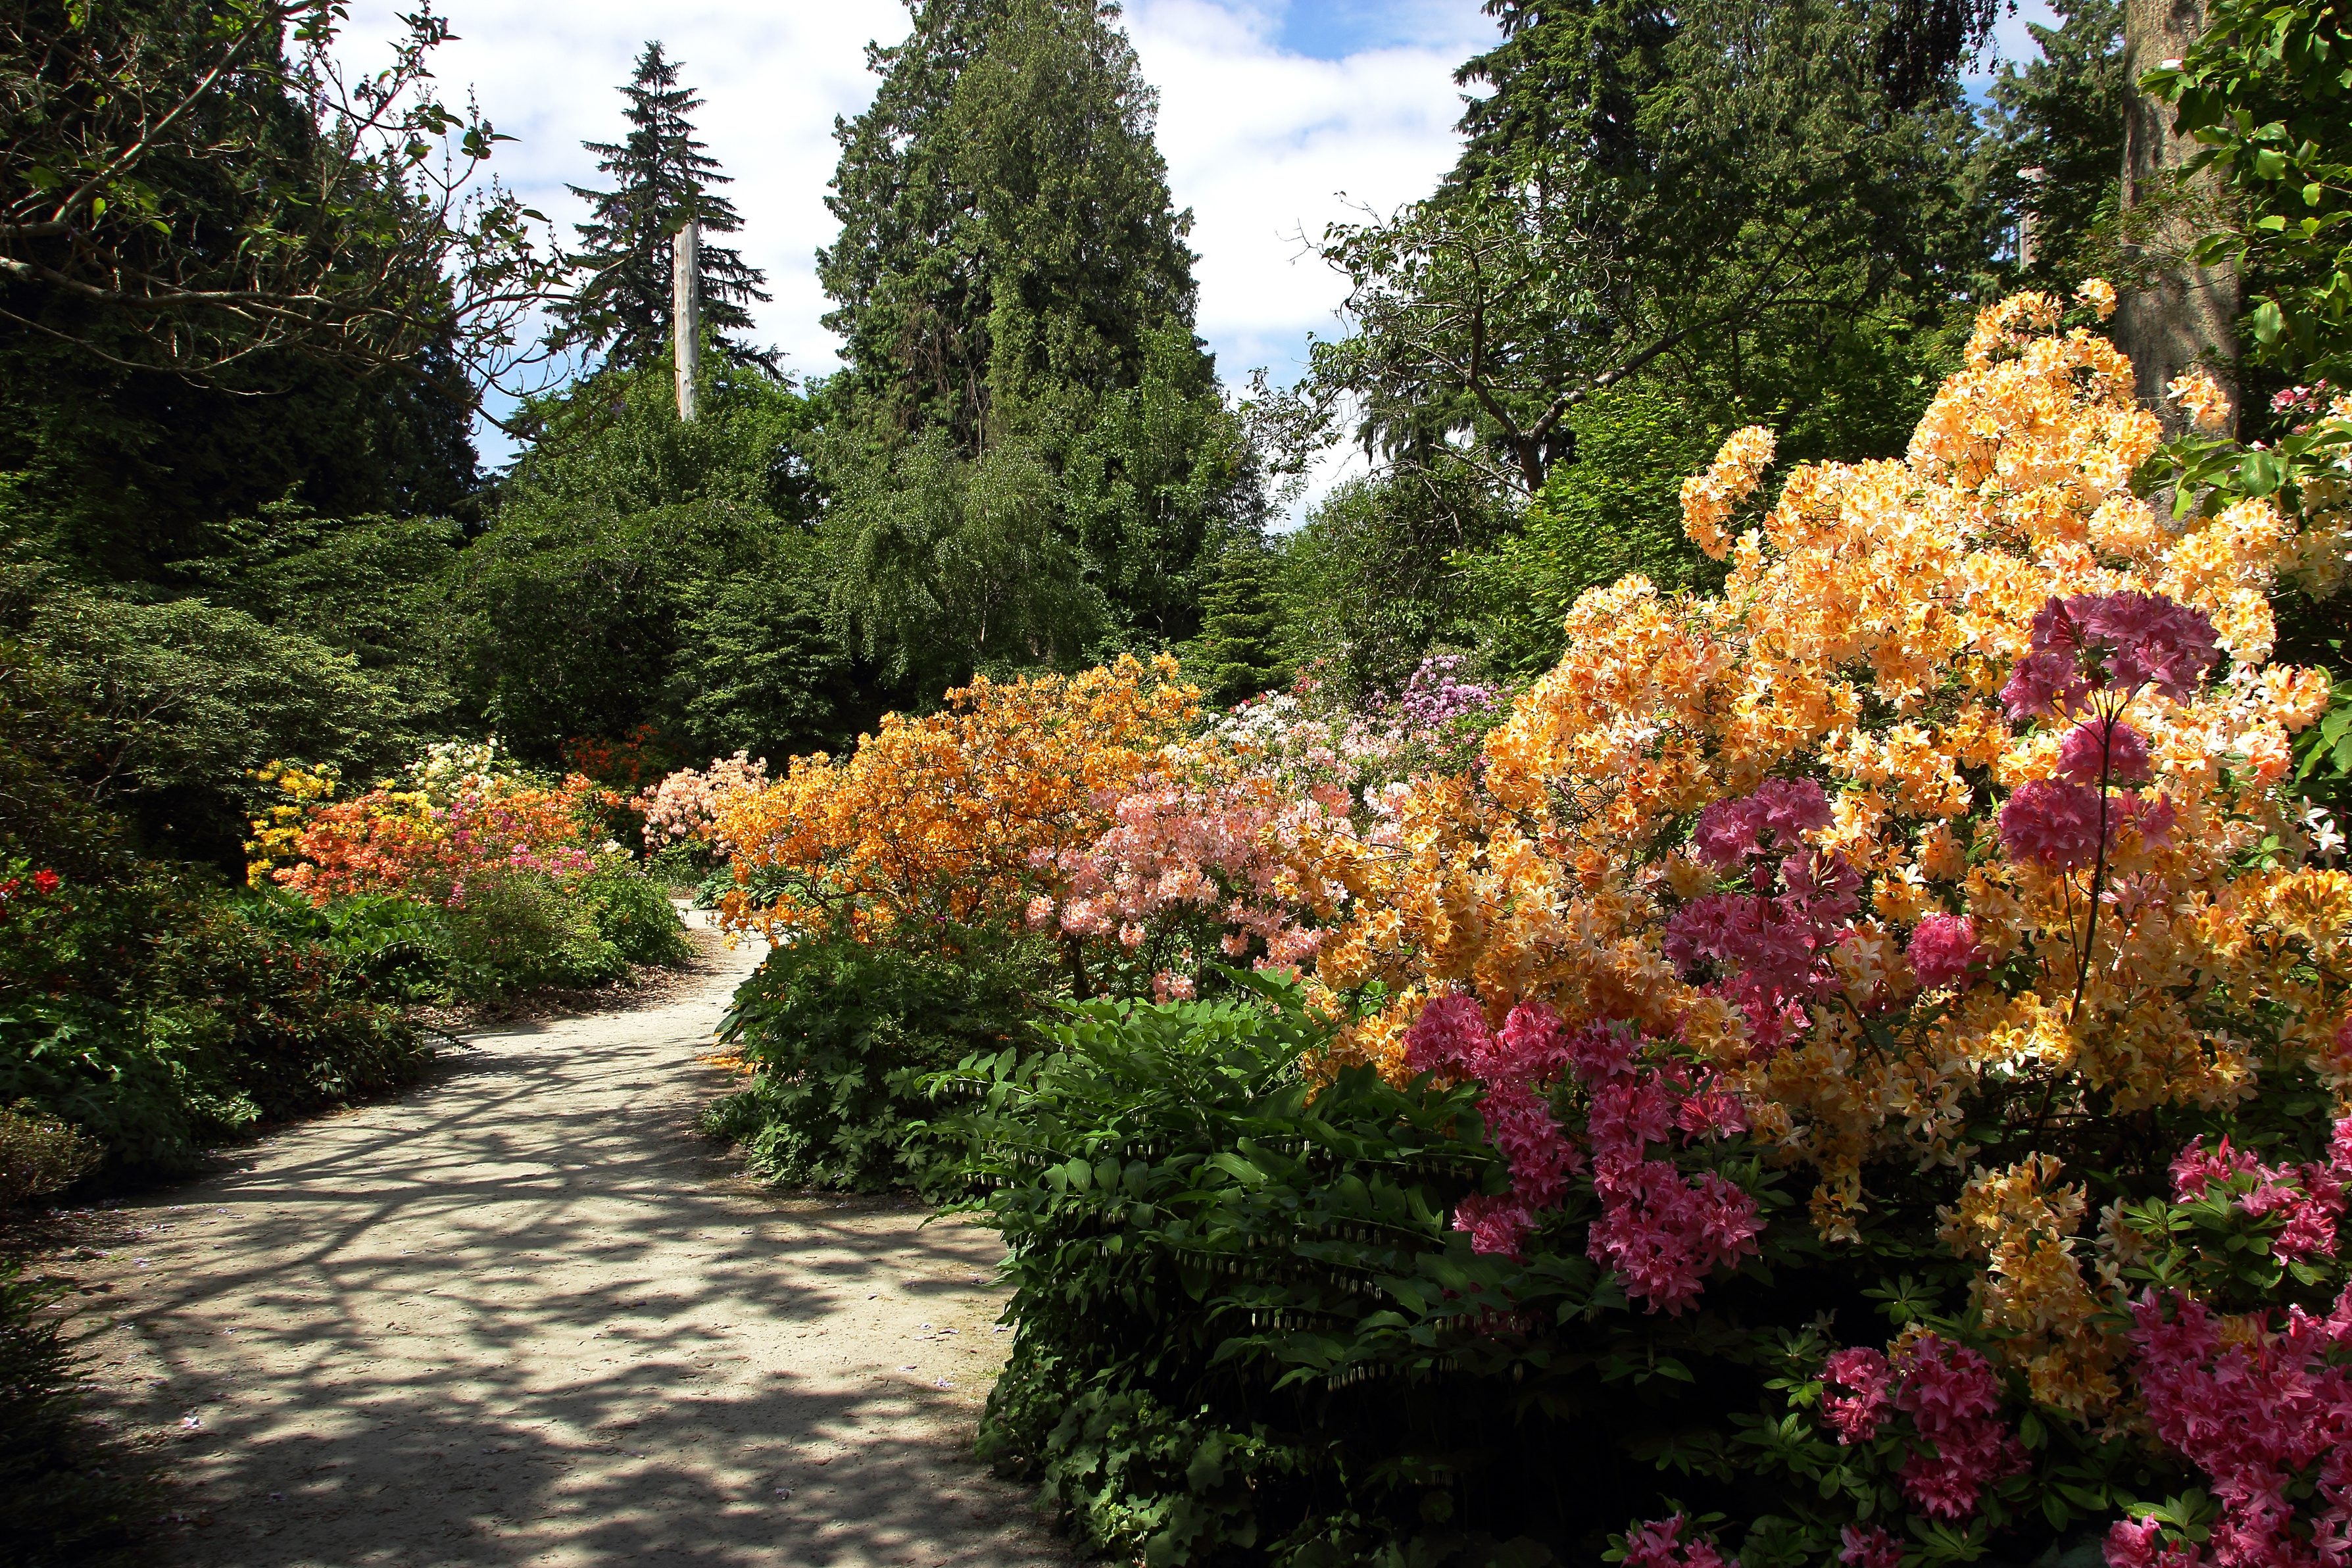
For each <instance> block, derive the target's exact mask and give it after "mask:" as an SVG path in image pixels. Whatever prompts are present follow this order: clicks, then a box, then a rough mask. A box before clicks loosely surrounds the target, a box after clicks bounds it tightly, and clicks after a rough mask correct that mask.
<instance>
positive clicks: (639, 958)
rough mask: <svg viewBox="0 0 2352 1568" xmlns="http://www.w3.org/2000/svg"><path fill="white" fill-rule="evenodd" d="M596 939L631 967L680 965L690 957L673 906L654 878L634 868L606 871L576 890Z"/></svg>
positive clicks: (600, 871) (625, 867)
mask: <svg viewBox="0 0 2352 1568" xmlns="http://www.w3.org/2000/svg"><path fill="white" fill-rule="evenodd" d="M579 897H580V898H581V899H582V900H584V901H585V902H586V903H587V905H588V909H589V912H590V913H591V914H592V915H593V917H594V919H595V921H596V934H597V935H598V936H600V937H602V938H604V941H605V942H609V943H611V944H612V946H613V949H614V951H615V952H618V953H619V954H620V955H621V957H622V958H623V959H625V961H627V962H628V963H641V964H673V963H685V962H686V961H687V960H688V958H691V957H692V956H694V947H693V944H692V943H690V942H688V941H687V940H686V927H685V925H684V923H683V922H681V921H679V920H678V918H677V906H676V905H674V904H672V903H671V902H670V901H669V893H668V891H667V889H665V888H664V887H663V886H662V884H661V883H660V882H658V881H656V879H654V878H652V877H650V876H648V875H647V874H646V873H645V872H644V871H642V870H639V869H638V868H636V867H635V866H631V865H625V864H624V865H617V866H609V867H605V868H603V869H600V870H598V871H596V872H595V873H594V874H593V875H591V876H590V877H589V878H588V879H586V880H585V881H583V882H582V883H581V885H580V891H579Z"/></svg>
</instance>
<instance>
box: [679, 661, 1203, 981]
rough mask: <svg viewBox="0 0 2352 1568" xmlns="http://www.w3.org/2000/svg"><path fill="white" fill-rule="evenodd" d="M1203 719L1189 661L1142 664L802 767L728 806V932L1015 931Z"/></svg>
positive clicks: (1036, 679) (983, 704)
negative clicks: (1062, 862) (1161, 757)
mask: <svg viewBox="0 0 2352 1568" xmlns="http://www.w3.org/2000/svg"><path fill="white" fill-rule="evenodd" d="M1198 714H1199V693H1198V692H1197V691H1196V690H1195V689H1192V687H1189V686H1183V685H1180V684H1178V683H1177V680H1176V664H1175V661H1174V660H1173V659H1170V658H1164V657H1163V658H1158V659H1154V660H1153V661H1151V662H1150V663H1149V664H1146V663H1144V662H1143V661H1141V660H1139V659H1137V658H1133V657H1127V658H1121V659H1119V660H1118V663H1116V664H1114V665H1112V666H1110V667H1108V668H1102V669H1093V670H1088V671H1087V672H1086V673H1085V674H1082V675H1076V676H1060V675H1041V676H1032V677H1026V678H1024V679H1018V680H1013V681H1007V682H997V681H991V680H987V679H978V680H975V681H973V682H972V684H971V685H970V686H969V687H965V688H962V689H959V690H956V691H951V692H950V693H949V694H948V704H947V706H946V707H945V708H944V709H943V710H940V711H939V712H937V713H932V714H927V715H925V716H922V717H920V718H910V717H908V716H906V715H903V714H896V713H894V714H890V715H887V716H886V717H885V718H884V719H883V721H882V722H881V725H880V727H879V728H878V729H877V731H876V732H875V733H873V734H871V735H865V736H861V737H859V740H858V744H857V749H856V752H853V753H852V754H851V755H850V756H848V757H846V758H844V759H841V760H839V761H836V760H835V759H833V758H831V757H828V756H824V755H823V754H819V755H815V756H810V757H795V758H794V759H793V762H792V764H791V767H790V769H789V771H788V772H787V773H785V775H784V776H783V777H782V778H781V779H778V780H776V781H774V782H773V783H772V784H767V785H766V786H765V787H764V788H746V789H740V790H736V791H732V792H730V793H728V794H726V795H722V796H721V797H720V798H719V801H718V803H717V805H716V813H717V822H716V825H715V826H714V827H713V829H712V831H713V834H714V836H715V837H717V838H718V839H719V841H720V842H723V843H726V844H728V845H730V846H732V847H733V849H734V855H735V868H736V879H737V884H738V885H737V888H736V889H735V891H734V892H733V893H731V894H730V896H729V897H728V899H727V900H726V901H725V903H724V905H723V906H722V907H723V910H724V913H725V917H726V919H727V921H728V922H729V924H730V927H732V928H734V929H738V930H745V929H755V930H758V931H761V932H762V933H764V934H766V935H768V936H769V937H770V938H772V939H775V940H781V939H782V938H783V937H785V936H787V935H790V934H793V933H811V934H814V933H823V932H832V931H845V932H847V933H848V934H850V935H852V936H854V937H855V938H856V940H858V941H861V942H890V943H900V944H906V945H914V946H920V945H923V944H926V943H929V942H935V941H937V940H939V939H940V936H941V935H942V933H948V932H953V931H962V930H967V929H969V928H971V927H974V926H980V925H988V924H994V925H997V926H1000V927H1002V928H1004V929H1010V928H1012V927H1013V925H1014V924H1016V923H1017V922H1018V921H1019V920H1020V919H1021V917H1022V914H1023V911H1024V910H1025V909H1026V907H1027V905H1028V901H1029V900H1031V899H1032V898H1033V897H1035V896H1037V895H1038V894H1039V893H1040V892H1041V891H1045V890H1048V889H1051V888H1052V887H1053V886H1054V885H1055V881H1056V873H1055V871H1054V869H1053V867H1054V862H1055V857H1056V856H1057V855H1058V854H1059V853H1060V852H1061V851H1063V850H1064V849H1066V848H1067V847H1070V846H1073V845H1076V844H1078V843H1083V842H1087V841H1090V840H1091V839H1092V838H1093V837H1094V836H1095V835H1097V834H1098V833H1099V832H1100V831H1101V830H1102V828H1103V826H1105V825H1106V823H1107V812H1106V809H1105V805H1104V800H1103V797H1104V796H1105V795H1112V794H1115V793H1116V792H1117V791H1118V790H1120V789H1121V788H1123V787H1125V786H1126V785H1127V784H1130V783H1131V782H1132V781H1133V780H1134V779H1135V778H1136V777H1137V776H1138V775H1139V774H1140V773H1142V772H1143V771H1144V770H1145V768H1146V767H1147V766H1148V764H1149V763H1150V759H1151V758H1152V757H1153V755H1154V754H1155V753H1156V752H1159V750H1160V748H1161V747H1162V746H1164V745H1166V744H1168V743H1169V742H1171V741H1172V740H1174V739H1175V738H1176V737H1177V736H1178V735H1180V734H1181V732H1182V731H1184V729H1185V728H1186V727H1187V726H1188V725H1190V724H1191V723H1192V721H1194V720H1195V719H1196V718H1197V717H1198ZM755 886H756V888H757V889H758V893H757V895H756V896H755V894H754V892H753V889H754V888H755Z"/></svg>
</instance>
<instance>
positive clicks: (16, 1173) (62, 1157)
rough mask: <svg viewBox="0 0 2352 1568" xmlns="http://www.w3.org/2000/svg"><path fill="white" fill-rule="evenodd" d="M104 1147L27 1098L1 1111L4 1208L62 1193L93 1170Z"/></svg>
mask: <svg viewBox="0 0 2352 1568" xmlns="http://www.w3.org/2000/svg"><path fill="white" fill-rule="evenodd" d="M105 1157H106V1149H105V1146H104V1145H103V1144H101V1143H100V1142H97V1140H95V1139H91V1138H85V1137H83V1136H82V1135H81V1134H80V1133H79V1132H77V1131H74V1130H73V1129H72V1128H70V1127H68V1126H67V1125H66V1124H65V1123H64V1122H62V1121H58V1119H57V1118H56V1117H54V1116H44V1115H42V1114H41V1110H40V1108H39V1107H38V1106H37V1105H35V1104H34V1103H33V1102H32V1101H31V1100H18V1101H17V1102H16V1104H15V1105H14V1106H12V1107H10V1108H9V1109H8V1110H0V1205H8V1204H21V1203H25V1202H27V1201H29V1200H30V1199H33V1198H38V1197H46V1196H47V1195H48V1194H51V1193H58V1192H63V1191H64V1190H65V1189H66V1188H68V1187H69V1186H72V1185H73V1184H75V1183H76V1182H78V1181H79V1180H81V1179H82V1178H83V1177H84V1176H86V1175H88V1174H89V1173H90V1172H91V1171H93V1170H95V1169H96V1168H97V1166H98V1163H99V1162H100V1160H102V1159H104V1158H105Z"/></svg>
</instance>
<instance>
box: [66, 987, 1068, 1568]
mask: <svg viewBox="0 0 2352 1568" xmlns="http://www.w3.org/2000/svg"><path fill="white" fill-rule="evenodd" d="M753 962H754V958H753V956H752V955H751V954H749V953H742V952H739V953H722V954H720V955H719V956H718V957H716V958H715V959H713V960H711V961H710V963H709V965H708V966H707V970H706V973H703V974H702V975H700V976H698V978H697V979H695V980H694V981H693V982H692V983H690V984H688V985H686V986H683V987H681V988H679V989H678V990H677V991H676V992H674V993H672V994H671V995H670V996H669V997H667V999H665V1000H663V1001H661V1002H659V1003H657V1004H655V1005H648V1006H646V1007H643V1008H640V1009H637V1010H635V1011H627V1012H618V1013H607V1014H602V1015H599V1016H593V1017H587V1018H575V1019H568V1020H563V1021H560V1022H554V1023H547V1024H540V1025H530V1026H517V1027H513V1028H510V1029H505V1030H501V1031H498V1032H491V1033H485V1034H481V1035H478V1036H476V1037H473V1040H472V1048H471V1049H470V1050H468V1051H467V1052H465V1053H463V1054H462V1055H461V1056H460V1057H459V1058H458V1059H457V1066H456V1068H455V1070H454V1071H452V1072H451V1073H449V1074H448V1075H447V1076H446V1077H444V1078H442V1079H439V1080H438V1081H436V1083H434V1084H432V1085H430V1086H428V1087H425V1088H422V1089H418V1090H416V1091H415V1092H414V1093H412V1094H410V1095H408V1096H406V1097H405V1098H404V1099H402V1100H397V1101H394V1102H389V1103H386V1104H383V1105H377V1106H372V1107H368V1108H365V1109H362V1110H356V1111H352V1112H349V1113H346V1114H343V1115H340V1116H335V1117H332V1118H330V1119H328V1120H325V1121H318V1122H313V1123H310V1124H307V1125H304V1126H301V1127H299V1128H294V1129H291V1130H289V1131H285V1132H282V1133H280V1134H279V1135H278V1136H277V1137H275V1138H273V1139H271V1140H269V1141H268V1142H265V1143H263V1144H260V1145H258V1146H257V1147H256V1148H254V1149H252V1150H248V1151H247V1152H245V1153H246V1157H245V1158H244V1159H243V1161H242V1162H241V1163H240V1166H239V1168H238V1169H236V1171H234V1172H233V1173H226V1174H222V1175H218V1176H215V1177H212V1178H209V1179H206V1180H204V1181H200V1182H195V1183H193V1184H188V1185H186V1186H184V1187H177V1188H173V1189H171V1190H168V1191H165V1192H162V1193H159V1194H153V1195H152V1197H151V1198H148V1199H145V1200H142V1201H141V1202H139V1203H138V1204H136V1205H125V1206H124V1207H122V1208H121V1210H119V1211H118V1214H119V1215H120V1217H121V1219H122V1220H124V1221H125V1222H127V1226H128V1228H127V1229H126V1230H125V1231H124V1232H123V1239H122V1241H121V1244H120V1245H119V1246H115V1247H112V1249H111V1250H110V1251H108V1252H106V1253H104V1254H98V1253H97V1252H96V1249H95V1248H86V1249H84V1251H83V1253H82V1254H81V1255H79V1257H78V1258H77V1259H69V1260H63V1261H61V1262H60V1263H58V1264H56V1265H53V1266H52V1267H53V1268H54V1269H55V1270H56V1271H57V1272H58V1273H61V1274H64V1275H66V1276H67V1277H68V1278H71V1279H74V1280H75V1281H76V1282H77V1283H78V1284H79V1285H80V1286H81V1287H82V1294H81V1295H80V1296H79V1298H78V1300H79V1303H80V1306H79V1320H78V1322H79V1327H80V1328H81V1329H82V1330H83V1335H82V1339H81V1344H82V1348H83V1350H84V1351H86V1352H92V1353H94V1354H95V1356H96V1358H97V1364H96V1365H95V1366H94V1367H93V1368H92V1373H91V1375H92V1377H93V1380H94V1383H95V1384H96V1386H94V1387H93V1389H92V1391H91V1408H92V1409H93V1410H95V1411H97V1412H99V1413H100V1414H102V1415H106V1416H107V1417H108V1418H109V1419H110V1421H112V1422H113V1423H115V1425H116V1427H117V1429H118V1430H124V1431H131V1432H146V1433H151V1434H155V1435H157V1436H156V1438H155V1440H157V1441H163V1442H168V1445H169V1450H168V1453H167V1454H166V1456H165V1464H166V1468H167V1469H168V1471H169V1472H170V1473H171V1474H172V1475H173V1476H174V1477H175V1478H176V1479H175V1480H174V1483H173V1486H172V1487H171V1488H170V1489H169V1490H168V1492H167V1494H166V1495H167V1498H168V1501H169V1506H170V1508H171V1510H172V1517H171V1520H170V1522H169V1523H168V1524H167V1526H166V1527H165V1529H164V1530H163V1532H162V1534H161V1537H160V1542H161V1549H160V1551H159V1553H158V1555H159V1556H160V1558H161V1559H162V1561H163V1562H165V1563H173V1564H191V1565H194V1564H205V1565H211V1564H219V1565H222V1568H232V1565H233V1568H277V1565H279V1564H288V1565H290V1564H304V1565H311V1564H315V1565H319V1568H358V1565H374V1564H385V1565H393V1564H397V1565H402V1568H408V1565H425V1564H437V1563H550V1564H562V1565H564V1568H585V1565H591V1564H604V1563H624V1562H635V1561H639V1560H641V1559H647V1558H654V1557H663V1558H667V1559H672V1560H680V1561H688V1562H695V1563H761V1564H776V1563H792V1564H803V1563H806V1564H824V1565H828V1568H830V1565H836V1564H837V1565H840V1568H853V1565H860V1564H868V1563H875V1564H879V1563H955V1564H971V1565H982V1564H989V1565H995V1564H1004V1565H1014V1564H1029V1563H1061V1562H1065V1561H1066V1560H1067V1559H1066V1553H1065V1552H1064V1551H1063V1550H1062V1548H1061V1547H1060V1546H1059V1545H1058V1544H1057V1543H1056V1542H1055V1541H1054V1540H1053V1539H1052V1538H1051V1537H1050V1536H1048V1535H1047V1534H1046V1533H1045V1531H1043V1530H1042V1529H1041V1528H1040V1526H1039V1525H1038V1524H1037V1522H1036V1521H1035V1520H1034V1517H1033V1516H1032V1514H1031V1513H1030V1510H1029V1508H1028V1504H1027V1499H1026V1496H1025V1494H1024V1493H1023V1492H1022V1491H1021V1490H1020V1489H1015V1488H1013V1487H1010V1486H1008V1485H1006V1484H1004V1483H1002V1482H999V1481H997V1480H996V1479H993V1478H992V1477H991V1476H989V1475H988V1474H987V1473H986V1472H985V1471H983V1470H982V1468H980V1467H978V1466H977V1465H976V1464H975V1463H974V1462H973V1461H972V1460H971V1458H969V1444H970V1441H971V1429H972V1423H973V1418H974V1416H975V1415H976V1413H977V1411H978V1409H979V1406H980V1404H981V1401H982V1398H983V1397H984V1396H985V1394H986V1392H987V1389H988V1384H989V1380H990V1379H991V1378H992V1376H993V1375H994V1373H995V1371H996V1368H997V1365H998V1363H999V1362H1000V1361H1001V1359H1002V1356H1003V1349H1004V1344H1005V1342H1006V1340H1007V1338H1008V1336H1006V1335H1004V1334H1002V1333H997V1332H993V1331H992V1323H993V1320H994V1318H995V1316H996V1314H997V1312H998V1310H1000V1308H1001V1306H1002V1304H1003V1296H1002V1292H1001V1291H999V1290H998V1289H996V1288H995V1286H994V1285H993V1283H992V1278H991V1268H992V1264H993V1263H994V1261H995V1259H996V1258H997V1256H998V1248H997V1245H996V1241H995V1238H994V1237H992V1235H990V1234H989V1233H988V1232H986V1231H982V1230H979V1229H977V1228H974V1227H971V1226H964V1225H961V1224H950V1223H946V1222H936V1223H933V1224H931V1225H929V1226H924V1225H923V1224H922V1221H923V1218H924V1213H923V1211H922V1210H920V1209H919V1208H915V1207H913V1206H910V1205H898V1204H895V1203H888V1202H866V1201H860V1202H853V1203H839V1202H832V1201H810V1200H805V1199H803V1200H790V1199H781V1198H778V1197H776V1196H773V1195H771V1194H764V1193H762V1192H761V1191H759V1190H758V1189H756V1188H755V1187H753V1186H752V1185H751V1184H748V1183H745V1182H742V1181H740V1180H738V1179H736V1178H735V1177H734V1176H733V1175H732V1174H731V1168H730V1166H729V1165H728V1164H727V1163H724V1162H722V1161H720V1160H719V1159H718V1158H716V1157H715V1152H714V1150H713V1148H712V1146H711V1145H710V1144H709V1143H708V1142H706V1141H704V1140H702V1139H700V1138H698V1137H697V1136H696V1135H695V1134H694V1132H693V1130H692V1129H693V1121H694V1116H695V1113H696V1112H697V1110H698V1109H699V1108H700V1107H701V1106H702V1105H703V1104H704V1103H706V1102H707V1101H708V1100H709V1098H710V1096H711V1095H712V1093H713V1092H714V1091H715V1090H717V1089H719V1087H721V1085H722V1082H723V1079H722V1076H721V1074H720V1072H719V1069H718V1068H713V1067H711V1066H709V1065H707V1064H705V1063H703V1062H701V1061H700V1060H698V1058H700V1057H701V1056H702V1055H703V1054H704V1053H706V1052H708V1051H709V1049H710V1045H709V1042H710V1035H711V1029H712V1026H714V1025H715V1023H716V1022H717V1020H718V1017H719V1012H720V1010H721V1009H722V1008H723V1006H724V1005H725V1004H726V1000H727V997H728V995H729V994H730V992H731V991H732V990H733V988H734V985H735V984H736V982H737V981H738V980H739V979H740V978H741V976H742V974H743V973H746V972H747V971H748V970H749V968H750V967H751V963H753ZM101 1245H105V1244H101Z"/></svg>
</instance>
